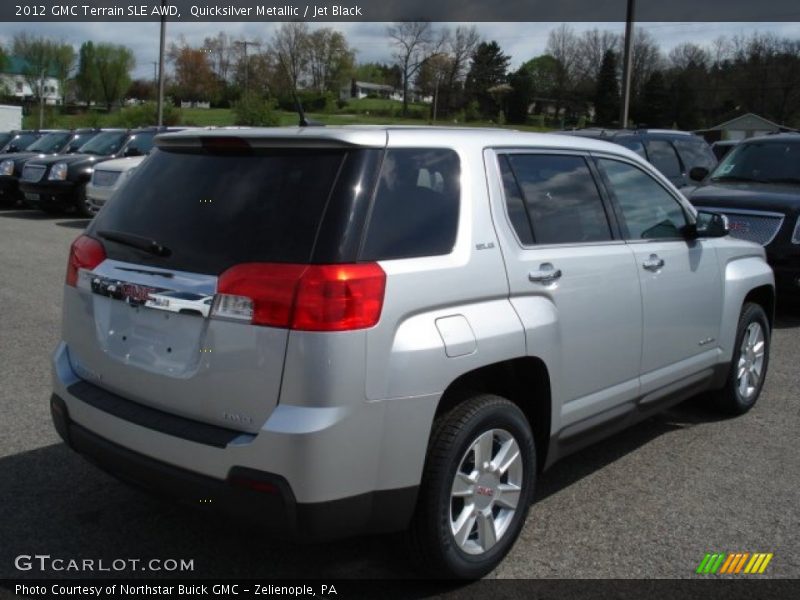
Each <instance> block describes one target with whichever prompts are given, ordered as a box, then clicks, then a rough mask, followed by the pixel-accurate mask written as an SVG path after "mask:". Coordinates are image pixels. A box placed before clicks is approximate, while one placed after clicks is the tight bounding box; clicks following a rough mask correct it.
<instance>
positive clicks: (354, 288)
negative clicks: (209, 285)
mask: <svg viewBox="0 0 800 600" xmlns="http://www.w3.org/2000/svg"><path fill="white" fill-rule="evenodd" d="M385 288H386V274H385V273H384V272H383V269H381V268H380V266H379V265H378V264H376V263H364V264H344V265H294V264H272V263H247V264H242V265H237V266H235V267H231V268H230V269H228V270H227V271H225V272H224V273H223V274H222V275H221V276H220V278H219V282H218V285H217V292H218V293H217V295H216V297H215V298H214V306H213V307H212V311H211V316H212V317H216V318H223V319H232V320H239V321H245V322H249V323H253V324H255V325H267V326H271V327H286V328H289V329H296V330H303V331H347V330H352V329H364V328H367V327H372V326H373V325H375V324H376V323H377V322H378V320H379V319H380V316H381V310H382V308H383V296H384V290H385Z"/></svg>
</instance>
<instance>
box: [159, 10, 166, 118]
mask: <svg viewBox="0 0 800 600" xmlns="http://www.w3.org/2000/svg"><path fill="white" fill-rule="evenodd" d="M166 3H167V0H161V7H162V9H163V8H164V7H165V6H166ZM166 39H167V16H166V14H165V13H164V10H162V11H161V41H160V43H159V47H158V126H159V127H160V126H161V125H163V124H164V45H165V42H166Z"/></svg>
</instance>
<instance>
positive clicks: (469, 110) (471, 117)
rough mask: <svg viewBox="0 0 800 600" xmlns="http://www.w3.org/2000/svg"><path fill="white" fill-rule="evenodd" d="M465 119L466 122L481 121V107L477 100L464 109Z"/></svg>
mask: <svg viewBox="0 0 800 600" xmlns="http://www.w3.org/2000/svg"><path fill="white" fill-rule="evenodd" d="M464 119H465V120H466V121H480V119H481V107H480V105H479V104H478V101H477V100H472V101H471V102H470V103H469V104H467V107H466V108H465V109H464Z"/></svg>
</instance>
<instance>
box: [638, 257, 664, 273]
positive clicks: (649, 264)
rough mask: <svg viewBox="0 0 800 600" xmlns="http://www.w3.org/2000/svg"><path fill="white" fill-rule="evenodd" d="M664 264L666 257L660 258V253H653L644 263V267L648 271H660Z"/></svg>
mask: <svg viewBox="0 0 800 600" xmlns="http://www.w3.org/2000/svg"><path fill="white" fill-rule="evenodd" d="M663 266H664V259H663V258H660V257H659V256H658V254H651V255H650V258H648V259H647V260H646V261H644V262H643V263H642V267H644V268H645V269H647V270H648V271H658V270H659V269H660V268H662V267H663Z"/></svg>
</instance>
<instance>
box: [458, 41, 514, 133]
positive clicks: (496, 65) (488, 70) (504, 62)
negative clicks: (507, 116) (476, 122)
mask: <svg viewBox="0 0 800 600" xmlns="http://www.w3.org/2000/svg"><path fill="white" fill-rule="evenodd" d="M510 61H511V58H510V57H509V56H506V55H505V54H503V51H502V50H500V46H499V45H498V44H497V42H495V41H492V42H488V43H487V42H481V43H480V44H479V45H478V47H477V48H476V49H475V52H474V53H473V55H472V63H471V65H470V69H469V73H467V81H466V84H465V91H466V95H467V98H468V99H469V100H475V101H476V102H477V103H478V110H479V111H480V114H481V117H483V118H484V119H494V118H496V116H497V113H498V111H499V110H501V109H502V107H501V106H499V105H498V103H497V101H496V99H495V97H494V96H492V94H491V93H489V89H490V88H493V87H495V86H497V85H500V84H502V83H506V71H507V69H508V63H509V62H510Z"/></svg>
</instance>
